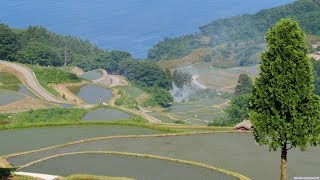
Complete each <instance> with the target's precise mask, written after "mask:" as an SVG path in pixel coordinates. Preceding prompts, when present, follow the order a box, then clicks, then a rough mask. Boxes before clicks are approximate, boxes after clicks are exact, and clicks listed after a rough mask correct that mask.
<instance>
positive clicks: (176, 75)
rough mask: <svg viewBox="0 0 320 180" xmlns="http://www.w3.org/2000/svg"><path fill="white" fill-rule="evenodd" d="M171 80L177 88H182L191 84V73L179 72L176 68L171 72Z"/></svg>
mask: <svg viewBox="0 0 320 180" xmlns="http://www.w3.org/2000/svg"><path fill="white" fill-rule="evenodd" d="M172 80H173V82H174V84H175V85H176V86H177V87H178V88H183V86H185V85H186V86H190V85H191V82H192V75H191V74H190V73H189V72H181V71H178V70H177V69H176V70H174V72H173V75H172Z"/></svg>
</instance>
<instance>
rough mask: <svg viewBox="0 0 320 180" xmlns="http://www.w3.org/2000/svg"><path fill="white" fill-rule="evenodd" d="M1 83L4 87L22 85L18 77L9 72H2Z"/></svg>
mask: <svg viewBox="0 0 320 180" xmlns="http://www.w3.org/2000/svg"><path fill="white" fill-rule="evenodd" d="M0 82H1V83H2V84H3V85H13V84H20V83H21V81H20V80H19V79H18V78H17V77H16V76H14V75H13V74H10V73H7V72H0Z"/></svg>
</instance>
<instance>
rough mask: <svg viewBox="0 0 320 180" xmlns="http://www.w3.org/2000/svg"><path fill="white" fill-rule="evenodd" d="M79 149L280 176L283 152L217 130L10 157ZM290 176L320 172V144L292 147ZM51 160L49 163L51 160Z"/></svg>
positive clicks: (16, 160) (21, 159)
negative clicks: (132, 154) (116, 152)
mask: <svg viewBox="0 0 320 180" xmlns="http://www.w3.org/2000/svg"><path fill="white" fill-rule="evenodd" d="M79 151H121V152H133V153H142V154H154V155H159V156H165V157H171V158H177V159H184V160H191V161H197V162H202V163H205V164H208V165H212V166H215V167H219V168H223V169H227V170H231V171H234V172H239V173H240V174H243V175H246V176H248V177H250V178H253V179H261V180H264V179H266V180H269V179H278V175H279V169H280V168H279V166H280V164H279V163H280V153H279V152H269V150H268V148H267V147H265V146H259V145H257V144H256V143H255V141H254V139H253V137H252V134H250V133H241V134H239V133H213V134H201V135H189V136H185V135H183V136H168V137H143V138H125V139H109V140H99V141H92V142H86V143H82V144H74V145H70V146H65V147H61V148H57V149H51V150H47V151H43V152H36V153H33V154H27V155H22V156H17V157H12V158H9V161H10V162H12V163H13V164H14V165H23V164H26V163H28V162H32V161H34V160H37V159H41V158H44V157H48V156H52V155H56V154H62V153H70V152H79ZM288 159H290V161H288V178H289V179H293V177H294V176H318V175H319V169H320V164H319V162H320V148H319V147H317V148H309V149H308V150H307V151H305V152H300V150H298V149H292V150H290V151H289V154H288ZM48 164H49V163H48Z"/></svg>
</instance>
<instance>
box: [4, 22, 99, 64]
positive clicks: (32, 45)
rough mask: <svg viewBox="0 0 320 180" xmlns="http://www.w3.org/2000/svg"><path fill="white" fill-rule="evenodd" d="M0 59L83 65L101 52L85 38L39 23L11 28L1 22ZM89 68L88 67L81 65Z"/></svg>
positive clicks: (30, 62) (33, 62) (29, 62)
mask: <svg viewBox="0 0 320 180" xmlns="http://www.w3.org/2000/svg"><path fill="white" fill-rule="evenodd" d="M0 37H1V40H0V59H3V60H9V61H17V62H21V63H28V64H39V65H43V66H47V65H50V66H61V65H63V64H64V63H65V60H67V62H66V63H67V64H72V65H83V64H85V63H84V61H92V60H93V59H94V57H95V56H97V55H99V54H101V53H103V52H104V51H103V50H102V49H99V48H98V47H95V46H93V45H92V44H91V43H90V42H89V41H88V40H81V39H79V38H75V37H72V36H62V35H58V34H55V33H53V32H49V31H48V30H47V29H45V28H43V27H40V26H29V27H28V28H27V29H11V28H9V27H8V26H7V25H5V24H0ZM84 68H90V67H84Z"/></svg>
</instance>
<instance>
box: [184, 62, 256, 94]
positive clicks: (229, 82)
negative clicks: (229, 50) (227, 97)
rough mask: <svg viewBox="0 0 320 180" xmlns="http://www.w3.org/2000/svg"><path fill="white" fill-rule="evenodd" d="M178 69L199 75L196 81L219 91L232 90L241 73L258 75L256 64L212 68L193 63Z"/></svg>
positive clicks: (203, 64)
mask: <svg viewBox="0 0 320 180" xmlns="http://www.w3.org/2000/svg"><path fill="white" fill-rule="evenodd" d="M179 70H181V71H184V72H190V73H191V74H197V75H199V79H198V81H199V82H200V83H201V84H203V85H205V86H207V87H209V88H210V89H216V90H221V91H227V92H232V91H233V89H234V86H235V85H236V84H237V80H238V77H239V75H240V74H241V73H246V74H248V75H249V76H252V77H255V76H257V75H258V66H257V65H256V66H250V67H236V68H229V69H214V68H213V67H211V66H210V65H209V64H206V63H202V64H193V65H190V66H186V67H183V68H179Z"/></svg>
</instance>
